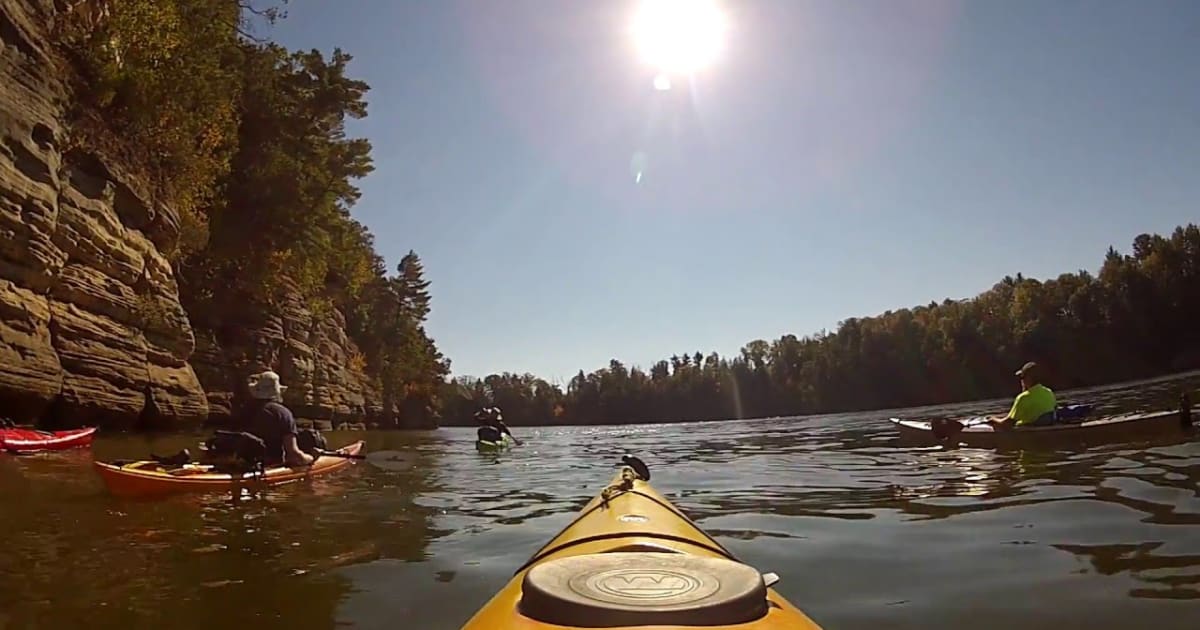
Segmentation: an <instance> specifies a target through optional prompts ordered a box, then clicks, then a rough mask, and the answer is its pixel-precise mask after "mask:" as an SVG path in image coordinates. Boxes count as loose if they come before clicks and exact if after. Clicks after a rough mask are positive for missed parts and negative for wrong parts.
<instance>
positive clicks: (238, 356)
mask: <svg viewBox="0 0 1200 630" xmlns="http://www.w3.org/2000/svg"><path fill="white" fill-rule="evenodd" d="M231 292H233V291H232V290H231ZM237 298H238V299H236V300H233V303H232V304H230V305H227V306H225V307H224V308H220V309H201V308H197V309H196V310H195V312H194V313H193V314H192V317H193V321H194V322H195V324H196V326H197V329H198V330H199V334H198V340H197V349H196V353H195V354H194V355H193V357H192V365H193V366H195V368H196V372H197V374H199V376H200V381H201V383H203V385H204V387H205V390H206V391H207V392H208V404H209V409H210V414H211V416H210V417H211V420H212V421H213V422H214V423H218V424H220V423H223V422H225V421H226V420H228V418H229V416H230V413H231V410H232V409H233V408H234V407H235V406H236V401H237V400H238V399H239V398H240V397H241V396H242V395H244V393H245V391H244V390H245V382H246V376H247V375H249V374H252V373H254V372H256V371H260V370H264V369H268V368H270V369H274V370H276V371H277V372H279V375H280V378H281V379H282V381H283V383H284V384H285V385H287V386H288V390H287V391H286V392H285V393H284V402H285V403H287V405H288V406H289V407H290V408H291V409H292V410H293V411H294V412H295V413H296V415H297V417H301V418H306V419H310V420H320V421H326V422H328V423H329V424H332V425H338V424H342V423H345V422H362V421H364V419H366V418H372V419H374V418H375V417H376V416H378V415H379V411H380V410H379V405H378V402H376V401H378V399H379V396H378V394H377V393H376V392H374V391H373V390H372V389H371V387H370V386H369V384H368V381H369V379H368V378H367V377H366V375H365V374H363V372H362V369H361V365H356V361H355V359H354V357H356V356H359V353H358V349H357V348H356V347H355V345H354V343H353V342H352V341H350V339H348V338H347V336H346V332H345V320H344V319H343V318H342V315H341V313H339V312H338V311H337V310H332V311H331V312H330V313H328V314H324V315H314V314H313V313H312V312H311V311H310V310H309V309H308V308H307V307H306V306H305V305H304V303H303V302H302V301H301V300H300V299H299V298H297V297H295V296H294V295H293V296H292V297H291V298H290V299H288V300H287V301H286V302H285V303H284V304H283V305H282V306H280V307H276V308H271V307H268V306H267V305H265V304H262V303H256V301H255V297H254V296H253V295H252V294H250V293H238V294H237Z"/></svg>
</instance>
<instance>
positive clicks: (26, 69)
mask: <svg viewBox="0 0 1200 630" xmlns="http://www.w3.org/2000/svg"><path fill="white" fill-rule="evenodd" d="M52 16H53V11H52V8H51V5H50V3H48V2H36V1H32V0H28V1H20V0H0V44H2V47H0V415H5V416H8V417H11V418H13V419H16V420H18V421H26V422H30V421H41V422H42V424H45V425H51V426H53V425H80V424H100V425H102V426H114V425H115V426H140V427H146V428H149V427H154V428H159V427H169V426H173V425H177V424H180V423H189V422H192V423H194V422H196V421H199V420H202V419H203V418H205V417H206V416H207V414H208V404H207V401H206V400H205V397H204V392H203V390H202V389H201V386H200V382H199V380H198V379H197V378H196V374H195V372H194V371H193V369H192V368H191V366H190V365H189V364H188V359H189V357H190V356H191V354H192V351H193V349H194V346H195V341H194V337H193V333H192V329H191V326H190V324H189V322H188V318H187V315H186V313H184V311H183V308H182V306H180V303H179V291H178V288H177V286H176V283H175V278H174V274H173V272H172V268H171V265H170V263H169V262H168V261H167V260H166V258H165V257H164V256H163V254H162V251H164V250H167V249H168V248H170V247H171V246H172V245H173V243H174V241H175V239H176V238H177V237H178V230H179V220H178V216H177V215H176V214H175V213H174V212H173V211H172V210H171V209H170V208H168V207H165V206H163V205H161V204H157V203H154V202H152V201H151V200H150V198H149V196H148V195H147V194H146V192H145V190H144V188H145V187H144V185H143V184H142V183H140V182H137V181H135V180H133V179H132V178H130V177H127V176H125V175H123V174H122V173H121V172H120V170H119V168H118V167H117V166H115V165H113V164H111V163H107V162H106V161H105V160H104V159H102V158H100V157H98V156H95V155H91V154H87V153H83V152H80V151H71V150H67V149H66V148H65V147H64V145H65V143H66V134H65V131H64V129H63V127H62V120H63V119H64V111H63V110H64V107H65V106H66V103H67V91H66V88H65V86H64V84H63V82H62V81H61V80H60V79H59V78H57V76H58V75H59V72H58V71H57V70H56V68H55V66H54V64H53V63H52V62H51V59H52V57H51V53H50V51H49V50H48V49H47V48H46V46H47V44H46V39H45V33H44V29H45V28H46V27H45V25H46V24H48V23H49V22H50V19H51V18H52Z"/></svg>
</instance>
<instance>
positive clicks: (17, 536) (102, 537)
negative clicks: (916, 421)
mask: <svg viewBox="0 0 1200 630" xmlns="http://www.w3.org/2000/svg"><path fill="white" fill-rule="evenodd" d="M1197 385H1200V378H1198V377H1196V376H1190V377H1188V378H1186V379H1172V380H1165V381H1158V382H1153V383H1142V384H1136V385H1132V386H1124V387H1120V388H1108V389H1103V390H1093V391H1088V392H1077V393H1073V395H1072V397H1071V400H1073V401H1084V400H1086V401H1090V402H1096V403H1099V404H1101V405H1103V407H1104V408H1105V409H1110V410H1130V409H1146V408H1162V407H1167V406H1170V405H1173V404H1174V396H1175V395H1176V393H1177V392H1178V391H1179V389H1180V387H1188V388H1191V389H1193V390H1194V388H1195V387H1196V386H1197ZM1060 398H1062V396H1060ZM1002 406H1003V403H1002V402H1001V403H996V402H993V403H975V404H971V405H958V406H954V407H939V408H930V409H921V410H907V411H904V412H874V413H862V414H846V415H839V416H827V417H814V418H802V419H769V420H748V421H737V422H727V423H703V424H688V425H649V426H620V427H551V428H545V429H539V430H529V429H526V430H521V429H517V431H518V434H519V435H521V436H522V437H525V438H527V443H526V445H525V446H522V447H519V448H516V449H514V450H512V451H511V452H508V453H505V454H502V455H498V456H487V455H481V454H479V453H476V452H475V451H474V449H473V445H472V442H473V440H474V437H473V432H472V431H471V430H469V429H458V428H451V429H441V430H439V431H434V432H428V433H403V434H402V433H366V434H361V433H344V434H337V433H335V434H331V435H330V442H331V443H333V444H341V443H345V442H349V441H351V440H352V439H358V438H359V437H365V439H366V440H367V443H368V448H369V449H370V450H400V451H405V452H408V453H409V454H410V458H411V459H410V461H411V463H412V464H413V465H412V467H411V468H407V469H403V470H380V469H377V468H375V467H373V466H372V465H370V464H359V465H356V466H354V467H352V468H351V469H349V470H346V471H342V472H339V473H337V474H335V475H333V476H331V477H329V478H325V479H318V480H315V481H313V482H311V483H305V484H299V485H294V486H290V487H285V488H280V489H277V490H273V491H271V492H269V493H268V494H266V495H265V496H258V497H243V498H241V499H240V500H234V499H233V498H232V497H230V496H228V495H225V496H222V495H215V496H213V495H209V496H189V497H176V498H171V499H167V500H156V501H129V500H118V499H115V498H112V497H110V496H108V495H107V494H106V493H105V491H104V489H103V487H102V485H101V484H100V482H99V479H98V478H97V477H96V476H95V475H94V473H93V472H92V471H91V467H90V465H91V461H92V458H93V456H94V457H96V458H98V459H111V458H117V457H137V456H142V455H145V454H146V453H147V452H149V451H150V450H155V451H157V452H165V451H168V450H170V449H172V448H178V447H180V446H184V445H192V444H194V443H195V441H196V439H197V437H196V436H172V437H169V438H154V439H150V438H144V437H137V436H105V437H103V438H102V439H100V440H98V441H97V443H96V445H95V448H94V450H93V452H88V451H80V452H73V453H66V454H56V455H45V456H42V455H39V456H26V457H19V458H17V457H11V456H0V499H2V501H0V629H8V628H60V627H61V628H67V627H115V626H118V625H121V626H128V627H139V628H211V627H213V626H224V627H230V628H232V627H255V628H260V629H273V628H280V629H282V628H329V627H333V626H335V625H344V626H353V627H361V628H433V629H437V628H457V627H458V626H459V625H461V624H462V623H463V622H464V621H466V619H467V618H469V617H470V615H471V614H472V613H473V612H474V611H475V610H476V609H477V608H478V607H479V606H480V605H482V604H483V603H484V602H485V601H486V600H487V599H488V598H489V597H490V596H491V595H492V594H493V593H494V592H495V591H496V590H498V589H499V588H500V587H501V586H503V584H504V583H505V581H506V580H507V579H508V577H509V576H510V575H511V573H512V571H513V569H515V568H516V567H517V566H518V565H520V564H521V562H523V561H524V560H525V559H526V558H527V557H528V556H529V554H530V553H532V552H533V551H534V550H535V549H536V548H537V547H538V546H539V545H540V544H542V543H543V542H545V541H546V540H547V539H548V538H549V537H551V536H552V535H553V534H555V533H556V532H557V531H558V530H559V529H561V528H562V527H563V526H564V525H566V524H567V522H568V521H569V520H570V519H571V517H572V515H573V513H574V512H575V511H577V510H578V509H579V508H580V507H581V506H582V505H583V504H584V503H585V502H586V501H587V500H588V499H590V498H591V497H592V496H593V495H594V494H595V493H596V492H597V490H598V489H599V488H600V487H602V486H603V485H604V484H605V483H606V482H607V481H608V480H609V478H610V477H611V475H612V474H613V473H614V472H615V469H614V465H615V463H616V462H617V461H618V460H619V457H620V455H621V454H623V453H625V452H632V453H635V454H638V455H640V456H642V457H643V458H644V459H645V460H646V461H647V462H648V463H649V464H650V466H651V468H652V470H653V472H654V482H655V486H656V487H657V488H658V489H659V490H660V491H661V492H662V493H663V494H665V495H667V496H668V497H669V498H670V499H672V500H673V501H674V502H676V504H677V505H679V506H680V507H681V508H682V509H683V510H685V511H687V512H689V513H690V514H691V515H693V517H694V518H695V519H696V520H697V521H698V522H699V524H700V525H701V526H702V527H704V528H705V529H707V530H708V531H709V532H710V533H712V534H713V535H715V536H716V537H717V538H718V539H719V540H721V541H722V542H723V543H724V544H726V546H728V547H729V548H730V549H731V550H733V551H734V553H736V554H738V555H739V556H741V557H742V559H743V560H745V561H746V562H748V563H750V564H752V565H754V566H756V567H758V568H760V569H761V570H764V571H774V572H777V573H779V574H780V575H781V576H783V581H782V582H781V583H780V584H779V585H778V587H777V588H778V589H779V590H780V591H781V592H782V593H783V594H784V595H785V596H786V597H788V598H789V599H790V600H791V601H792V602H793V603H795V604H796V605H797V606H799V607H801V608H803V609H804V610H805V611H806V612H807V613H808V614H809V615H810V616H811V617H813V619H814V620H816V621H817V622H818V623H820V624H822V625H823V626H824V627H825V628H866V627H887V628H960V627H968V626H969V627H971V628H973V629H975V630H983V629H990V628H1015V627H1022V628H1051V627H1060V628H1061V627H1072V628H1075V627H1089V628H1128V627H1139V628H1188V629H1194V628H1197V627H1200V527H1198V525H1200V493H1198V486H1197V484H1198V482H1200V442H1198V441H1193V440H1194V439H1195V438H1194V436H1180V437H1175V438H1165V439H1159V440H1155V441H1142V442H1128V443H1123V444H1115V445H1109V446H1103V447H1090V448H1087V449H1078V450H1050V451H1046V450H1036V451H1035V450H1025V451H1014V452H996V451H990V450H975V449H943V448H940V447H933V448H913V447H907V446H902V445H901V444H899V443H898V441H897V439H896V435H895V433H894V432H893V431H892V429H891V428H890V427H889V426H888V423H887V422H886V418H887V417H888V416H890V415H903V416H905V417H914V418H916V417H925V418H927V417H934V416H958V415H970V414H976V413H983V412H995V411H997V410H999V409H1000V408H1001V407H1002Z"/></svg>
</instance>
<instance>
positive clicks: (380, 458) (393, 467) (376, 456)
mask: <svg viewBox="0 0 1200 630" xmlns="http://www.w3.org/2000/svg"><path fill="white" fill-rule="evenodd" d="M366 461H367V463H369V464H371V465H372V466H375V467H376V468H379V469H380V470H390V471H395V472H405V471H409V470H412V469H413V468H415V467H416V466H417V454H416V453H412V452H405V451H374V452H371V453H367V456H366Z"/></svg>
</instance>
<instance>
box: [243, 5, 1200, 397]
mask: <svg viewBox="0 0 1200 630" xmlns="http://www.w3.org/2000/svg"><path fill="white" fill-rule="evenodd" d="M719 5H720V7H721V9H722V11H723V12H724V16H725V23H726V25H727V31H726V34H725V37H724V40H723V41H724V45H723V48H722V50H721V51H720V53H719V54H718V55H717V58H716V59H715V60H714V62H713V63H712V64H711V65H710V66H708V67H706V68H703V69H701V70H700V71H698V72H697V73H696V74H695V75H694V76H693V77H691V79H690V80H689V79H686V78H681V77H676V78H675V80H674V82H673V85H672V89H671V90H669V91H656V90H655V89H654V85H653V84H654V78H655V75H656V71H655V69H654V68H653V67H651V66H649V65H647V64H646V63H645V60H644V59H643V58H642V56H641V55H640V54H639V51H638V48H637V47H636V46H635V45H634V42H633V41H632V39H631V37H630V35H629V32H630V24H631V22H632V20H633V16H634V14H635V9H636V6H637V2H636V1H633V0H630V1H624V0H603V1H601V0H587V1H585V0H536V1H535V0H504V1H492V0H465V1H460V0H428V1H400V0H337V1H333V0H293V1H292V2H291V3H290V4H289V9H288V11H289V16H288V17H287V19H286V20H284V21H283V22H281V23H280V24H278V25H277V26H275V27H274V28H273V29H271V30H270V31H264V32H263V34H267V35H270V36H271V37H273V38H274V39H276V40H277V41H279V42H281V43H283V44H284V45H286V46H289V47H292V48H318V49H321V50H324V51H331V50H332V49H333V48H334V47H341V48H342V49H344V50H345V51H346V52H349V53H351V54H353V55H354V56H355V60H354V61H353V62H352V64H351V72H352V74H353V75H354V76H356V77H358V78H362V79H363V80H365V81H367V82H368V83H369V84H370V85H371V87H372V89H371V92H370V93H369V117H368V118H367V119H366V120H364V121H361V122H356V123H355V124H354V125H353V126H352V127H351V131H352V132H353V133H355V134H356V135H361V136H365V137H368V138H369V139H370V140H371V142H372V143H373V144H374V157H375V165H376V171H375V173H374V174H372V175H371V176H370V177H368V178H367V179H365V180H363V181H362V182H361V183H360V184H361V187H362V190H363V193H364V194H363V198H362V200H361V201H360V202H359V204H358V205H356V206H355V208H354V215H355V216H356V217H357V218H358V219H359V220H361V221H363V222H364V223H366V224H367V225H368V226H370V228H371V230H372V231H373V232H374V234H375V236H376V244H377V248H378V249H379V251H380V253H381V254H383V255H384V256H385V257H386V258H387V260H388V264H389V265H390V266H394V265H395V264H396V263H397V262H398V261H399V258H400V256H402V255H403V254H404V253H405V252H407V251H408V250H409V249H410V248H411V249H415V250H416V251H417V252H418V253H419V254H420V255H421V257H422V258H423V260H424V261H425V267H426V271H427V276H428V279H430V280H431V281H432V283H433V286H432V288H431V291H432V293H433V298H434V302H433V313H432V315H431V317H430V320H429V323H428V329H429V332H430V334H431V335H432V336H433V337H434V338H435V340H436V341H437V343H438V345H439V347H440V348H441V349H442V351H443V352H444V353H446V355H447V356H449V357H450V358H451V360H452V361H453V366H452V369H453V371H454V373H455V374H471V375H476V376H483V375H486V374H488V373H491V372H498V371H503V370H508V371H516V372H525V371H529V372H533V373H535V374H538V375H540V376H543V377H547V378H559V379H564V380H565V379H569V378H570V377H571V376H572V375H573V374H574V373H575V372H576V371H577V370H578V369H580V368H582V369H585V370H587V371H590V370H593V369H595V368H598V367H601V366H602V365H604V364H606V363H607V362H608V360H609V359H610V358H618V359H620V360H622V361H623V362H625V363H627V364H637V365H642V366H643V367H648V366H649V365H650V364H651V363H653V362H654V361H655V360H657V359H659V358H665V357H669V356H670V355H671V354H675V353H682V352H695V351H697V350H700V351H702V352H705V353H708V352H709V351H714V350H715V351H717V352H720V353H722V354H732V353H735V352H737V351H738V349H739V348H740V347H741V346H742V345H743V344H744V343H745V342H747V341H749V340H752V339H755V338H764V339H772V338H777V337H778V336H780V335H782V334H786V333H794V334H797V335H805V334H810V333H813V332H816V331H818V330H820V329H822V328H826V329H833V328H834V327H835V326H836V325H837V322H838V321H840V320H842V319H845V318H847V317H852V316H867V315H874V314H878V313H881V312H882V311H884V310H887V309H889V308H898V307H904V306H913V305H916V304H921V303H928V302H929V301H930V300H941V299H943V298H947V297H951V298H962V297H969V296H973V295H975V294H977V293H979V292H981V291H984V290H986V289H988V288H989V287H990V286H991V285H992V284H993V283H994V282H995V281H997V280H999V279H1000V278H1002V277H1003V276H1005V275H1008V274H1015V273H1017V272H1022V273H1024V274H1026V275H1028V276H1034V277H1039V278H1041V277H1047V276H1055V275H1057V274H1059V273H1061V272H1066V271H1075V270H1078V269H1091V270H1094V269H1096V268H1097V267H1098V265H1099V263H1100V261H1101V259H1102V257H1103V254H1104V251H1105V250H1106V248H1107V247H1108V246H1109V245H1115V246H1117V247H1118V249H1122V250H1123V251H1128V249H1129V243H1130V242H1131V241H1132V239H1133V237H1134V236H1135V235H1137V234H1138V233H1140V232H1166V231H1168V230H1170V229H1171V228H1173V227H1174V226H1175V225H1177V224H1181V223H1186V222H1188V221H1196V220H1200V212H1197V210H1198V209H1200V206H1198V204H1197V200H1198V199H1200V2H1195V1H1194V0H1182V1H1179V2H1155V1H1139V2H1129V1H1125V0H1112V1H1104V0H1084V1H1066V0H1054V1H1045V0H1005V1H1004V2H992V1H990V0H977V1H974V2H939V1H934V0H914V1H911V2H890V1H889V2H882V1H876V2H866V1H860V2H844V1H828V2H816V1H810V0H762V1H750V0H726V1H725V2H723V3H719ZM635 166H641V167H642V168H641V170H642V178H641V181H640V182H637V181H635V174H634V172H635V170H636V168H635Z"/></svg>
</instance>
